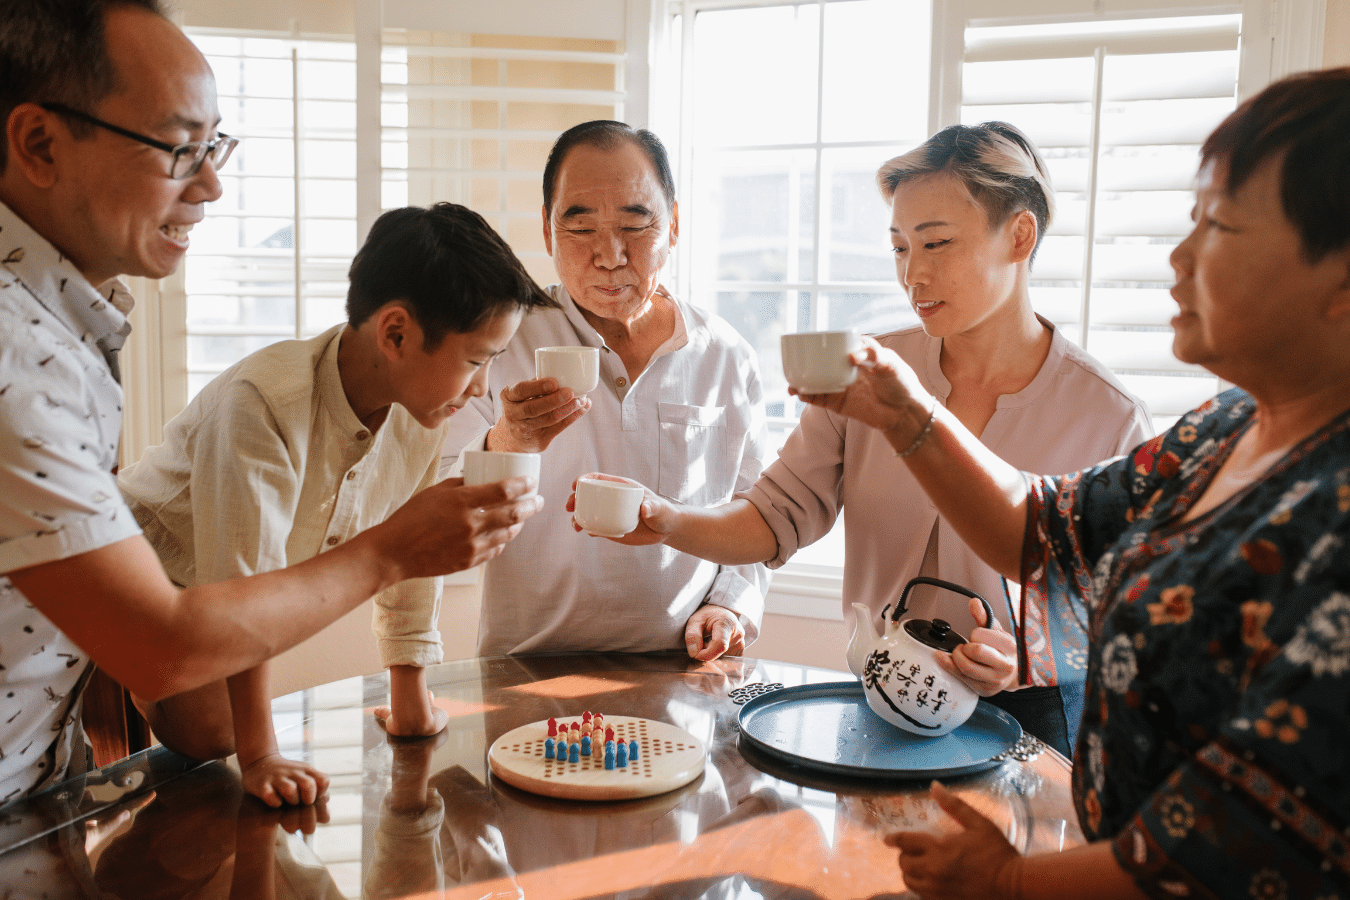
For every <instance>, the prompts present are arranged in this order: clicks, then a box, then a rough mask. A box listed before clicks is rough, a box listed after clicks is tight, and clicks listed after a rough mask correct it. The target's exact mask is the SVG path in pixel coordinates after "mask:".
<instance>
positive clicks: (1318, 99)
mask: <svg viewBox="0 0 1350 900" xmlns="http://www.w3.org/2000/svg"><path fill="white" fill-rule="evenodd" d="M1276 157H1282V159H1281V160H1280V164H1279V165H1280V203H1281V205H1282V206H1283V208H1284V214H1285V217H1286V218H1288V219H1289V221H1290V223H1291V224H1293V226H1294V229H1295V230H1296V231H1297V232H1298V235H1299V240H1300V242H1301V243H1302V244H1303V253H1304V256H1305V257H1306V258H1307V259H1308V261H1309V262H1311V263H1316V262H1318V261H1320V260H1321V259H1322V258H1323V257H1325V256H1326V255H1327V254H1328V253H1331V252H1333V251H1336V250H1340V249H1342V248H1344V247H1347V246H1350V68H1340V69H1323V70H1321V71H1317V72H1302V73H1299V74H1297V75H1291V76H1289V77H1288V78H1285V79H1282V80H1280V81H1276V82H1274V83H1273V84H1271V85H1269V86H1268V87H1266V89H1265V90H1263V91H1261V92H1260V93H1259V94H1257V95H1256V96H1255V97H1251V98H1250V99H1248V100H1246V101H1245V102H1243V103H1242V105H1240V106H1239V107H1238V108H1237V109H1235V110H1234V111H1233V112H1232V113H1231V114H1230V115H1229V116H1228V118H1226V119H1224V120H1223V122H1221V123H1220V124H1219V127H1218V128H1216V129H1214V132H1213V133H1212V134H1210V136H1209V137H1208V138H1206V139H1205V143H1204V144H1203V145H1202V146H1201V148H1200V165H1201V168H1204V167H1205V166H1209V165H1213V164H1214V163H1218V162H1222V163H1226V164H1227V166H1228V172H1227V175H1226V176H1225V184H1224V189H1225V190H1226V191H1227V192H1228V193H1230V194H1231V193H1233V192H1235V191H1237V190H1238V189H1239V188H1241V187H1242V185H1243V184H1244V183H1246V181H1247V179H1248V178H1250V177H1251V175H1252V173H1253V172H1254V171H1256V169H1257V168H1259V167H1260V166H1261V165H1262V163H1264V162H1266V161H1267V160H1271V159H1274V158H1276Z"/></svg>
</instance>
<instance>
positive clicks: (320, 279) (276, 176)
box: [184, 31, 356, 396]
mask: <svg viewBox="0 0 1350 900" xmlns="http://www.w3.org/2000/svg"><path fill="white" fill-rule="evenodd" d="M190 35H191V37H192V39H193V40H194V42H196V44H197V46H198V47H199V48H201V50H202V52H203V53H204V54H206V57H207V60H208V61H209V62H210V64H211V68H212V70H213V71H214V72H215V76H216V84H217V89H218V91H219V95H220V111H221V117H222V120H223V125H222V128H223V129H224V130H225V131H227V132H229V133H231V134H234V135H236V136H237V137H239V139H240V144H239V147H238V149H237V150H236V151H235V154H234V156H233V157H232V158H231V160H230V162H229V164H227V165H226V166H225V168H224V170H223V171H222V172H221V173H220V181H221V185H222V188H223V190H224V195H223V196H222V197H221V199H220V200H219V201H217V202H216V203H214V204H212V206H211V209H210V210H209V214H208V215H207V217H206V219H205V221H203V222H202V223H201V224H199V225H198V226H197V227H196V228H195V229H194V230H193V233H192V248H191V250H190V251H189V252H188V257H187V261H186V263H185V266H184V271H185V281H186V290H187V310H186V340H187V391H188V396H192V395H194V394H196V392H197V391H198V390H200V389H201V387H202V386H203V385H204V384H206V382H207V381H209V380H210V379H211V378H213V377H215V376H216V375H217V374H219V373H220V372H221V371H222V370H224V369H225V368H227V367H228V366H230V365H232V364H233V363H234V362H236V361H238V360H239V359H241V358H242V357H244V356H245V355H247V354H248V353H251V352H253V351H254V350H257V349H259V348H261V347H263V346H266V345H267V344H270V343H273V342H275V341H277V340H281V339H283V338H299V337H308V336H312V335H315V334H318V333H319V332H321V331H323V330H324V329H326V328H328V327H330V326H331V325H333V324H335V323H337V322H340V321H342V320H343V319H344V318H345V313H344V301H345V297H346V280H347V266H348V265H349V264H350V262H351V258H352V254H353V253H355V251H356V167H355V155H356V154H355V147H356V144H355V138H356V135H355V124H356V108H355V106H356V104H355V96H354V85H355V48H354V45H353V44H352V42H351V41H350V40H332V41H325V40H287V39H276V38H267V37H249V36H240V35H229V34H219V33H209V32H201V31H194V32H190Z"/></svg>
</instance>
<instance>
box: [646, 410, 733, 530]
mask: <svg viewBox="0 0 1350 900" xmlns="http://www.w3.org/2000/svg"><path fill="white" fill-rule="evenodd" d="M657 415H658V418H659V419H660V427H661V436H660V446H659V447H658V449H657V453H658V454H659V462H660V484H659V485H658V486H657V492H658V493H659V494H661V495H662V496H663V497H669V498H671V499H672V500H679V501H680V502H682V503H688V504H691V505H693V506H708V505H711V504H714V503H719V502H722V501H724V500H727V499H729V498H730V496H731V491H732V489H733V488H734V487H735V484H736V472H737V470H738V469H739V466H740V461H739V460H735V459H732V458H731V455H730V453H729V452H728V441H727V424H726V408H725V407H722V406H687V405H685V404H682V403H662V404H659V407H658V411H657Z"/></svg>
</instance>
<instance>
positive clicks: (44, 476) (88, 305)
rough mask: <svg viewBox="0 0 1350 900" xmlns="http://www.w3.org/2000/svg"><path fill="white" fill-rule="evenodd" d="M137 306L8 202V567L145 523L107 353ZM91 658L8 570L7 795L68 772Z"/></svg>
mask: <svg viewBox="0 0 1350 900" xmlns="http://www.w3.org/2000/svg"><path fill="white" fill-rule="evenodd" d="M130 308H131V305H130V296H129V295H128V294H127V293H126V291H125V288H123V287H122V286H121V285H120V284H119V283H117V282H109V283H108V284H107V285H105V286H104V287H103V288H102V289H100V290H96V289H95V288H94V287H93V286H92V285H91V284H89V282H88V281H86V280H85V279H84V277H83V276H82V275H81V274H80V273H79V271H78V270H77V269H76V268H75V266H74V265H73V264H72V263H71V262H70V261H69V260H68V259H66V258H65V257H64V256H62V254H61V253H60V252H59V251H58V250H57V249H56V248H55V247H53V246H52V245H51V244H50V243H49V242H48V241H47V240H46V239H45V238H43V237H42V236H41V235H39V234H38V233H37V232H35V231H34V230H33V229H32V228H30V227H29V226H28V224H27V223H26V222H24V221H23V220H22V219H20V218H19V217H18V216H17V215H15V214H14V213H13V212H12V211H11V210H10V209H9V208H8V207H6V206H5V205H4V204H0V335H3V338H0V429H2V431H0V572H12V571H15V570H17V569H24V568H28V567H30V566H34V565H38V564H40V563H46V562H52V561H54V560H59V559H66V558H69V557H72V556H78V555H79V554H81V553H86V552H88V551H90V550H96V549H98V548H100V547H105V546H107V545H109V544H113V543H116V542H117V541H120V540H124V539H125V538H128V537H133V536H135V535H136V534H139V533H140V529H139V528H138V527H137V526H136V521H135V519H134V518H133V517H132V516H131V513H130V511H128V510H127V508H126V506H125V505H124V504H123V502H122V497H121V494H119V493H118V490H117V482H116V480H115V479H114V477H113V474H112V472H113V468H114V466H116V464H117V448H118V440H119V436H120V434H121V430H122V388H121V385H119V384H118V383H117V380H116V378H114V377H113V373H112V371H111V370H110V368H109V355H108V354H109V352H110V351H112V350H116V349H119V348H120V347H121V345H122V341H123V340H125V338H126V335H127V334H128V333H129V332H130V330H131V329H130V325H129V324H128V323H127V318H126V313H127V312H128V311H129V310H130ZM89 665H90V663H89V660H88V657H87V656H86V655H85V653H84V652H83V651H82V650H80V649H79V648H78V647H76V646H75V644H74V643H73V642H72V641H71V640H70V639H69V638H67V637H66V636H65V635H64V634H62V633H61V632H60V631H59V630H58V629H57V628H56V626H55V625H53V624H52V623H51V621H50V620H48V619H47V617H46V616H44V615H43V614H42V613H41V612H39V611H38V610H37V609H35V608H34V607H33V606H32V605H30V604H29V603H28V602H27V600H26V599H25V598H24V597H23V595H22V594H20V593H19V591H18V590H17V589H16V588H14V586H13V585H12V584H11V583H10V581H9V579H8V578H0V752H3V757H0V803H4V802H7V801H10V800H14V799H16V798H17V797H19V796H22V795H23V794H25V793H27V792H29V791H31V790H33V789H35V788H37V787H41V786H45V785H46V784H49V783H52V782H53V781H56V780H59V779H60V778H62V777H64V775H65V772H66V767H67V764H68V763H69V761H70V754H71V745H72V742H73V740H74V736H75V735H76V734H77V733H78V732H77V730H76V726H77V724H78V722H77V720H78V717H79V716H78V713H79V707H78V696H77V687H78V686H79V684H80V680H81V677H82V676H83V674H84V672H85V669H86V668H88V666H89ZM79 752H81V753H82V752H84V751H83V747H82V746H81V748H80V750H79Z"/></svg>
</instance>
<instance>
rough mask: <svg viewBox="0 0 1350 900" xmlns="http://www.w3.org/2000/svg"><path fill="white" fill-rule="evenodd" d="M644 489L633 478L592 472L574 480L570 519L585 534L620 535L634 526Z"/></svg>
mask: <svg viewBox="0 0 1350 900" xmlns="http://www.w3.org/2000/svg"><path fill="white" fill-rule="evenodd" d="M644 493H645V489H644V488H643V486H642V485H641V484H639V483H638V482H636V481H631V480H629V479H627V478H618V477H617V476H614V475H601V474H599V473H593V474H591V475H583V476H581V477H580V478H578V479H577V491H576V497H577V499H576V504H575V505H576V512H575V513H573V518H575V519H576V522H577V524H578V525H580V526H581V527H582V528H584V529H585V530H586V532H587V534H591V535H594V536H596V537H613V538H617V537H623V536H624V535H625V534H627V533H628V532H630V531H632V530H633V529H634V528H636V527H637V525H638V513H639V511H640V510H641V507H642V496H643V494H644Z"/></svg>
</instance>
